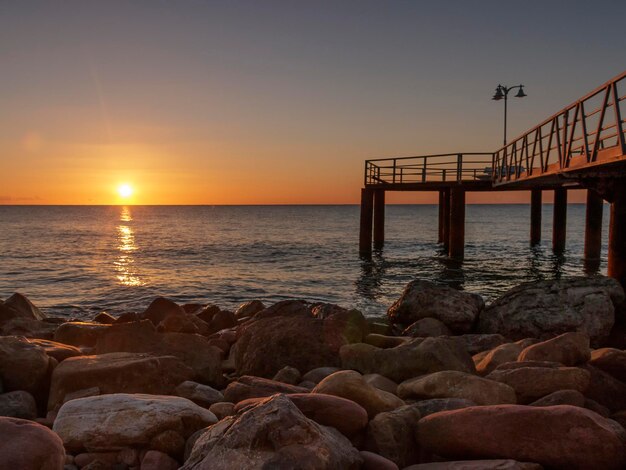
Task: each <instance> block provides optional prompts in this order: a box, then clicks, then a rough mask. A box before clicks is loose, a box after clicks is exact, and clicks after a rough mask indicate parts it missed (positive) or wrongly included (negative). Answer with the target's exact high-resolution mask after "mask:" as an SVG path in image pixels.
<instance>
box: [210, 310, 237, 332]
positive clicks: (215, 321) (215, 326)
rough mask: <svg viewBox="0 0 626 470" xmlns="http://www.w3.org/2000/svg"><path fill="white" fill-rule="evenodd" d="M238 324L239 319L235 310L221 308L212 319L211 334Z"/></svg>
mask: <svg viewBox="0 0 626 470" xmlns="http://www.w3.org/2000/svg"><path fill="white" fill-rule="evenodd" d="M234 326H237V319H236V318H235V314H234V313H233V312H229V311H228V310H220V311H219V312H217V313H216V314H215V315H213V318H212V319H211V323H209V334H212V333H216V332H218V331H221V330H225V329H228V328H232V327H234Z"/></svg>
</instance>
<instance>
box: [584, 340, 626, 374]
mask: <svg viewBox="0 0 626 470" xmlns="http://www.w3.org/2000/svg"><path fill="white" fill-rule="evenodd" d="M589 365H591V366H593V367H596V368H598V369H600V370H602V371H604V372H606V373H607V374H609V375H611V376H613V377H614V378H616V379H617V380H620V381H622V382H626V351H622V350H621V349H614V348H602V349H596V350H595V351H593V352H592V353H591V360H590V361H589Z"/></svg>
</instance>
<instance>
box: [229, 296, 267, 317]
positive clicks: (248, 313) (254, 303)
mask: <svg viewBox="0 0 626 470" xmlns="http://www.w3.org/2000/svg"><path fill="white" fill-rule="evenodd" d="M264 309H265V305H263V302H261V301H260V300H251V301H249V302H246V303H244V304H241V305H240V306H239V307H238V308H237V310H236V311H235V317H237V318H238V319H239V318H246V317H253V316H254V315H255V314H256V313H258V312H260V311H261V310H264Z"/></svg>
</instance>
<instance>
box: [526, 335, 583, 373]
mask: <svg viewBox="0 0 626 470" xmlns="http://www.w3.org/2000/svg"><path fill="white" fill-rule="evenodd" d="M590 357H591V350H590V349H589V337H588V336H587V335H586V334H584V333H563V334H562V335H559V336H557V337H556V338H552V339H548V340H546V341H542V342H541V343H535V344H533V345H530V346H528V347H527V348H526V349H524V350H523V351H522V352H521V353H520V355H519V357H518V358H517V360H518V361H550V362H559V363H561V364H563V365H565V366H575V365H577V364H580V363H582V362H587V361H588V360H589V359H590Z"/></svg>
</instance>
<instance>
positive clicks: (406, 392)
mask: <svg viewBox="0 0 626 470" xmlns="http://www.w3.org/2000/svg"><path fill="white" fill-rule="evenodd" d="M398 396H400V398H405V399H406V398H419V399H427V398H464V399H467V400H471V401H473V402H474V403H476V404H477V405H500V404H507V403H517V398H516V395H515V390H514V389H513V388H511V387H510V386H508V385H505V384H503V383H499V382H496V381H493V380H488V379H484V378H482V377H478V376H476V375H471V374H467V373H464V372H458V371H451V370H450V371H442V372H435V373H434V374H429V375H425V376H423V377H417V378H415V379H409V380H407V381H404V382H402V383H401V384H400V385H399V386H398Z"/></svg>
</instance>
